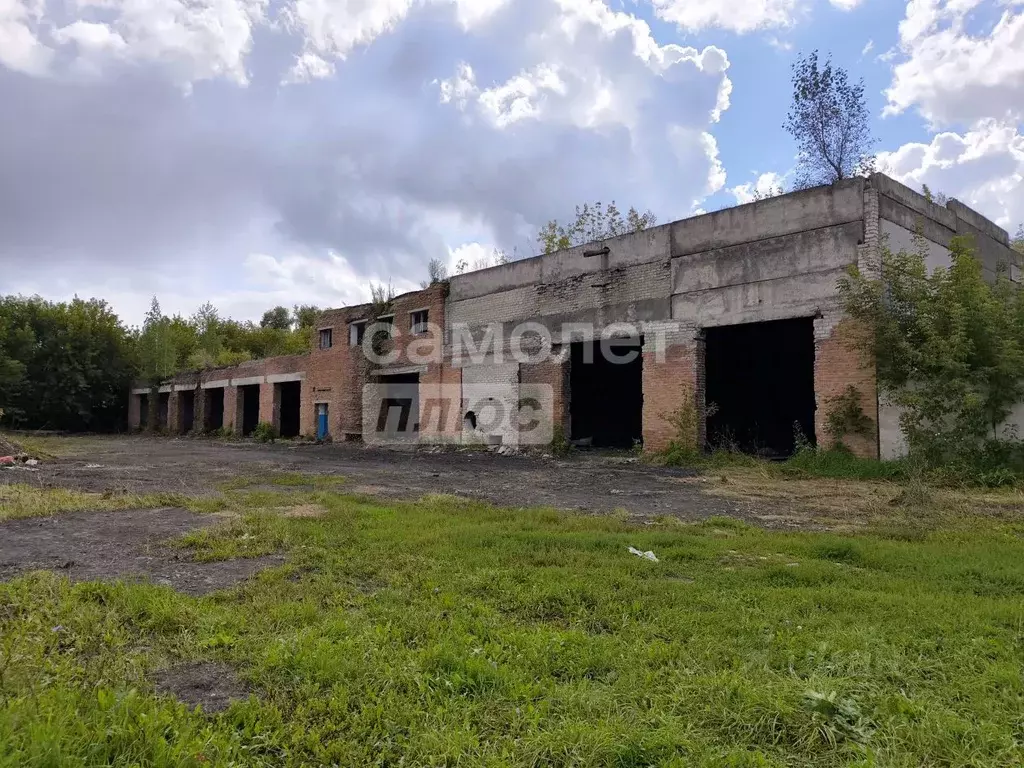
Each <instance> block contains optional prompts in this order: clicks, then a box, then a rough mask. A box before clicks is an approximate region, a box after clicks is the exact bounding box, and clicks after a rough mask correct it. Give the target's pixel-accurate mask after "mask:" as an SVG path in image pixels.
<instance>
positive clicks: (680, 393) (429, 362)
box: [129, 284, 878, 457]
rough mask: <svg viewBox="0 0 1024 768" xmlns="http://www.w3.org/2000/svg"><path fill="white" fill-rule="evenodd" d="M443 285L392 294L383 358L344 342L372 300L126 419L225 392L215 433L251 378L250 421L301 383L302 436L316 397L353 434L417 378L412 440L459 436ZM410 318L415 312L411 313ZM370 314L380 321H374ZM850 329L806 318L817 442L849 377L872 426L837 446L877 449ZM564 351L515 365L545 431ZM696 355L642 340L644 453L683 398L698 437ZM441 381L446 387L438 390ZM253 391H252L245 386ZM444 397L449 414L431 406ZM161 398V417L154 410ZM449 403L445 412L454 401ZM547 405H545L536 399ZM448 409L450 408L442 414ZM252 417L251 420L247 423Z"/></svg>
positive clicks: (666, 437) (276, 412)
mask: <svg viewBox="0 0 1024 768" xmlns="http://www.w3.org/2000/svg"><path fill="white" fill-rule="evenodd" d="M445 300H446V286H445V285H443V284H440V285H436V286H431V287H430V288H427V289H425V290H422V291H416V292H413V293H409V294H405V295H403V296H399V297H396V298H395V299H394V300H393V301H392V302H391V306H390V307H389V308H388V310H387V311H386V312H385V313H384V314H383V316H384V317H391V318H393V319H392V321H391V322H392V338H391V339H390V340H384V341H383V342H382V343H380V344H378V346H377V353H378V354H379V355H389V353H391V352H394V353H395V354H394V357H393V359H391V358H390V356H389V359H387V360H386V361H384V362H383V363H382V364H378V362H380V361H378V362H374V361H373V360H369V359H367V356H366V354H365V352H364V348H363V346H362V345H356V344H352V343H351V341H352V340H354V339H353V337H352V336H351V333H352V331H351V328H352V325H353V323H360V322H372V321H373V320H374V318H373V317H372V313H373V308H372V306H371V305H368V304H364V305H360V306H356V307H346V308H343V309H336V310H329V311H327V312H325V313H324V314H323V315H322V317H321V319H320V322H319V324H318V326H317V327H316V328H315V329H314V330H313V344H314V349H313V350H312V351H311V352H310V353H309V354H308V355H293V356H288V357H277V358H270V359H266V360H258V361H252V362H247V363H243V364H241V365H237V366H233V367H230V368H220V369H214V370H209V371H203V372H201V373H194V374H182V375H179V376H176V377H175V378H174V379H173V380H171V381H169V382H165V383H164V385H163V386H162V387H160V388H157V389H153V390H145V389H136V390H134V392H133V396H132V398H131V402H130V406H129V419H130V423H131V425H132V426H133V427H136V428H138V427H139V424H140V422H141V421H142V416H143V414H142V399H143V397H145V398H146V400H147V402H148V413H147V416H148V418H147V421H148V424H147V426H148V427H150V428H160V429H165V430H167V431H170V432H182V431H184V430H185V426H186V424H185V420H186V416H185V411H186V410H187V406H186V400H187V399H191V400H192V411H193V413H194V416H193V420H192V429H193V430H194V431H203V430H209V429H211V428H214V426H215V425H212V424H207V423H206V420H205V418H204V416H205V414H206V410H207V400H208V399H210V400H211V401H212V400H214V399H216V398H219V397H220V395H219V390H221V389H223V422H222V426H223V428H224V430H225V431H228V432H234V433H237V432H239V431H240V430H241V428H242V424H241V419H242V414H243V412H244V403H243V396H242V392H243V390H242V389H241V388H242V387H253V386H257V385H258V386H259V390H258V391H259V421H260V422H268V423H271V424H273V425H275V426H277V427H280V423H281V390H280V388H279V387H278V386H277V385H278V384H280V383H281V381H282V380H286V381H300V386H301V399H300V408H299V430H300V434H301V435H303V436H306V437H314V436H316V433H317V406H318V404H321V403H323V404H326V405H327V407H328V431H329V434H330V436H331V438H332V439H334V440H344V439H358V438H361V437H362V433H363V387H364V385H366V384H373V383H379V382H385V381H387V377H388V375H389V374H398V375H406V376H409V375H413V374H415V375H418V377H419V379H418V380H419V398H420V439H425V440H429V441H437V442H458V441H459V440H460V439H461V438H462V420H461V417H462V414H461V410H464V409H465V403H464V402H459V401H458V400H457V399H456V401H455V405H452V404H451V403H452V401H451V400H450V393H451V390H452V388H454V389H455V390H456V391H457V392H459V391H462V380H463V377H462V369H461V368H460V367H455V366H453V365H452V364H451V361H450V360H448V359H446V358H445V356H444V355H445V348H444V340H445V339H444V332H445V331H444V327H445ZM424 311H425V312H426V313H427V315H426V316H427V322H428V326H427V329H426V330H425V331H424V332H421V333H417V334H413V333H412V331H413V328H412V324H413V317H414V313H422V312H424ZM416 318H417V319H421V318H422V315H419V314H417V315H416ZM377 319H378V320H379V318H377ZM327 330H329V331H330V344H329V346H328V345H327V344H326V338H325V339H324V340H325V344H324V348H320V340H321V332H322V331H327ZM856 338H857V329H856V327H855V326H854V325H853V324H852V323H851V322H850V321H848V320H840V321H839V322H835V321H833V320H829V319H822V318H819V319H818V320H816V321H815V366H814V385H815V397H816V404H817V410H816V415H815V433H816V435H815V436H816V438H817V442H818V444H819V445H822V446H827V445H829V444H830V442H831V438H830V437H829V435H828V431H827V424H828V416H829V412H830V409H831V406H830V400H831V399H832V398H835V397H838V396H840V395H843V394H844V393H845V392H846V390H847V388H848V387H849V386H851V385H852V386H854V387H855V388H856V389H857V390H858V391H859V392H860V393H861V404H862V407H863V409H864V411H865V413H866V414H867V416H868V417H869V418H870V419H871V420H872V423H873V425H874V427H873V429H872V430H871V433H870V434H868V435H848V436H846V437H845V438H844V443H845V444H846V445H847V446H848V447H849V448H850V449H851V450H852V451H854V453H856V454H857V455H859V456H865V457H877V456H878V431H877V422H878V404H877V403H878V401H877V392H876V385H875V371H874V369H873V367H872V366H871V365H869V364H867V363H866V361H865V359H864V356H863V353H862V352H861V351H860V350H858V349H857V348H856V347H855V345H854V343H853V342H854V341H856ZM569 367H570V366H569V362H568V360H567V359H566V360H560V359H557V358H556V359H552V360H550V361H545V362H541V363H534V364H525V363H524V364H522V365H520V366H519V383H520V384H521V385H522V387H523V391H528V387H529V386H531V385H544V386H550V387H551V393H552V394H551V398H552V399H551V403H550V406H549V410H545V413H551V414H552V423H551V425H550V426H551V428H552V433H553V434H558V433H557V429H558V428H561V430H562V434H563V435H566V436H567V435H568V421H569V402H570V399H571V395H572V393H571V392H570V391H569V379H570V377H569V373H570V372H569ZM703 376H704V355H703V341H702V337H701V334H700V333H699V331H696V330H694V329H690V330H689V331H685V332H682V333H681V334H680V333H676V334H675V335H673V336H672V337H671V338H670V339H669V340H668V341H666V342H664V344H663V350H661V351H659V350H658V349H655V348H654V347H653V346H650V347H648V346H645V348H644V351H643V374H642V385H643V439H644V448H645V450H647V451H649V452H653V451H659V450H662V449H664V448H665V447H667V446H668V444H669V443H670V442H671V441H672V440H673V439H675V438H676V437H677V434H676V428H675V427H674V426H673V425H672V424H671V423H670V421H669V418H668V417H669V416H670V415H671V414H672V413H673V412H674V411H676V410H677V409H678V408H679V407H680V405H682V404H683V401H684V398H689V399H690V400H691V402H692V405H693V408H694V414H695V421H696V430H697V434H696V436H695V438H696V440H697V441H698V444H699V445H702V444H703V441H704V430H703V420H702V419H701V418H700V417H699V416H700V415H702V414H703V413H704V381H703ZM442 390H443V391H444V393H445V395H446V396H444V397H443V396H442ZM244 392H245V393H247V396H249V394H248V393H251V392H252V390H251V389H246V390H244ZM446 401H447V411H446V410H445V408H443V407H441V406H440V405H439V404H440V403H443V402H446ZM162 403H166V419H165V420H163V419H161V418H160V415H159V414H160V411H161V404H162ZM456 408H457V409H459V412H453V409H456ZM545 408H548V406H547V404H546V403H545ZM448 411H452V412H448ZM250 426H251V423H250Z"/></svg>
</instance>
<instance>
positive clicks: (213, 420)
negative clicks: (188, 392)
mask: <svg viewBox="0 0 1024 768" xmlns="http://www.w3.org/2000/svg"><path fill="white" fill-rule="evenodd" d="M203 400H204V406H203V426H204V427H205V429H206V431H207V432H214V431H216V430H218V429H223V428H224V387H214V388H213V389H207V390H204V394H203Z"/></svg>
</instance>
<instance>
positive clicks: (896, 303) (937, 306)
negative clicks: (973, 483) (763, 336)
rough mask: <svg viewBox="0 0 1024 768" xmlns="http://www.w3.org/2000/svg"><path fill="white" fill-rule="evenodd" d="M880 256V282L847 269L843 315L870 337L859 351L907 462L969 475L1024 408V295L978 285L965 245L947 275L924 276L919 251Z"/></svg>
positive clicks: (1007, 286) (1001, 280)
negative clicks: (872, 366) (900, 435)
mask: <svg viewBox="0 0 1024 768" xmlns="http://www.w3.org/2000/svg"><path fill="white" fill-rule="evenodd" d="M917 240H918V245H917V248H916V249H915V251H914V252H906V251H900V252H899V253H892V252H891V251H888V250H884V251H883V257H882V275H881V278H880V279H875V280H871V279H867V278H865V277H864V276H863V275H861V274H859V273H858V272H857V271H856V270H855V269H854V270H851V273H850V275H849V276H848V277H847V278H846V279H844V280H843V281H842V282H841V284H840V292H841V295H842V297H843V301H844V304H845V306H846V310H847V312H848V313H849V314H850V315H851V316H852V317H853V318H854V319H855V320H857V321H859V322H860V323H862V324H863V326H864V327H865V328H867V329H869V333H868V334H867V335H866V336H865V338H864V342H863V346H864V350H865V351H866V352H867V353H868V354H869V355H870V357H871V359H873V360H874V361H875V363H876V366H877V372H878V383H879V387H880V388H881V389H882V390H883V391H884V392H885V394H886V396H887V397H888V398H889V399H890V400H891V401H892V402H893V403H894V404H896V405H898V406H901V407H902V408H903V409H904V410H903V416H902V419H901V427H902V428H903V431H904V433H905V434H906V436H907V440H908V444H909V446H910V450H911V453H912V454H916V455H918V456H920V457H922V458H923V459H924V460H925V461H926V462H927V463H928V464H930V465H933V466H939V465H950V464H954V465H955V464H957V463H963V464H971V465H974V466H977V465H978V464H983V463H985V462H986V461H990V460H991V458H992V457H993V456H996V455H999V454H1000V451H1001V450H1002V448H1005V447H1006V445H1007V444H1008V441H1009V439H1010V438H1012V437H1013V436H1012V435H1011V434H1007V433H1006V432H1004V431H1003V430H1002V428H1001V425H1002V424H1003V423H1004V421H1005V419H1006V417H1007V416H1008V415H1009V414H1010V411H1011V409H1012V407H1013V406H1014V405H1015V404H1016V403H1019V402H1021V400H1022V399H1024V293H1022V292H1021V291H1019V290H1017V288H1016V286H1014V285H1013V284H1012V283H1011V282H1010V281H1009V280H1008V279H1007V278H1006V276H1005V275H1004V274H1000V275H999V276H998V277H997V279H996V281H995V283H994V284H989V283H988V282H986V281H985V279H984V277H983V272H982V267H981V263H980V262H979V261H978V259H977V258H975V256H974V253H973V251H972V248H971V244H970V241H969V240H967V239H964V238H954V239H953V241H952V243H951V244H950V258H951V265H950V267H949V269H937V270H935V271H934V272H931V273H929V271H928V268H927V267H926V266H925V256H926V253H927V246H926V244H925V243H924V240H923V238H921V237H920V236H919V237H918V238H917Z"/></svg>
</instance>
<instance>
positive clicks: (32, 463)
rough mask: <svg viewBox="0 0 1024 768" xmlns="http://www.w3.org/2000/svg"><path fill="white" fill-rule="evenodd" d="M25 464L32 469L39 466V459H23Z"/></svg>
mask: <svg viewBox="0 0 1024 768" xmlns="http://www.w3.org/2000/svg"><path fill="white" fill-rule="evenodd" d="M25 463H26V464H27V465H28V466H30V467H34V466H36V465H37V464H39V459H25Z"/></svg>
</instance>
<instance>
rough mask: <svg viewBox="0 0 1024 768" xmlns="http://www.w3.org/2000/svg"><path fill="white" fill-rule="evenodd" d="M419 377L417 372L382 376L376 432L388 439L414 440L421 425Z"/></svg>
mask: <svg viewBox="0 0 1024 768" xmlns="http://www.w3.org/2000/svg"><path fill="white" fill-rule="evenodd" d="M419 383H420V376H419V374H418V373H409V374H402V375H398V376H381V377H380V378H379V379H378V384H380V385H383V386H384V388H385V389H384V391H383V393H382V395H383V396H382V397H381V406H380V413H379V414H378V416H377V432H378V433H379V436H380V437H387V438H388V439H391V440H415V439H417V438H418V432H419V427H420V396H419Z"/></svg>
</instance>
